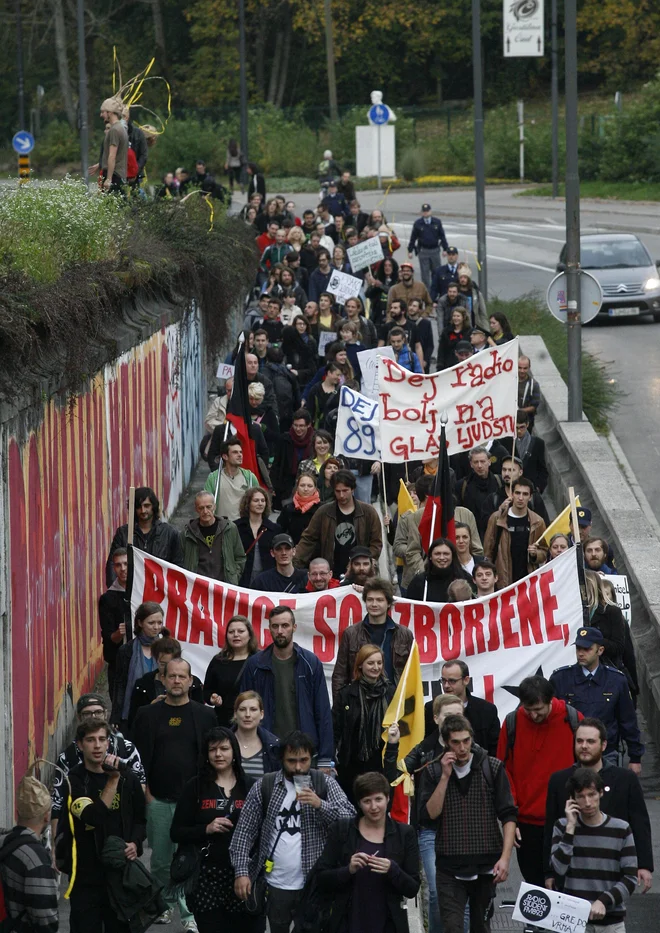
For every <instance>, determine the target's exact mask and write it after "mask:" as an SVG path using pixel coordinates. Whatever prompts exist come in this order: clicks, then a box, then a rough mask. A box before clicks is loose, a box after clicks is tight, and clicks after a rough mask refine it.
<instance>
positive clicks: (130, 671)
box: [110, 602, 170, 732]
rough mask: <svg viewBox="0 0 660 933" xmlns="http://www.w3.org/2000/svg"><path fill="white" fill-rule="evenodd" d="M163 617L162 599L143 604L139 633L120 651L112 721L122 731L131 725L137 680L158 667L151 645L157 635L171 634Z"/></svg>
mask: <svg viewBox="0 0 660 933" xmlns="http://www.w3.org/2000/svg"><path fill="white" fill-rule="evenodd" d="M163 621H164V615H163V607H162V606H161V605H160V603H152V602H148V603H142V604H141V605H139V606H138V608H137V609H136V610H135V618H134V620H133V634H134V636H135V637H134V638H133V639H132V640H131V641H127V642H126V644H125V645H122V646H121V648H120V649H119V651H118V653H117V664H116V668H115V687H114V692H113V694H112V712H111V713H110V722H111V723H112V724H113V725H114V726H116V727H117V728H119V729H121V731H122V732H126V730H127V728H128V719H129V714H130V709H131V699H132V697H133V688H134V687H135V684H136V683H137V681H138V680H139V679H140V678H141V677H144V675H145V674H148V673H149V672H150V671H156V670H157V669H158V664H157V661H156V658H155V657H154V656H153V655H152V654H151V648H152V645H153V644H154V643H155V642H156V640H157V639H159V638H161V637H162V636H164V635H169V634H170V633H169V631H168V630H167V629H166V628H163Z"/></svg>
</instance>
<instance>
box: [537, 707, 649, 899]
mask: <svg viewBox="0 0 660 933" xmlns="http://www.w3.org/2000/svg"><path fill="white" fill-rule="evenodd" d="M606 748H607V729H606V728H605V725H604V724H603V723H602V722H601V721H600V719H594V718H592V717H587V718H586V719H583V720H582V722H581V723H580V724H579V726H578V727H577V729H576V730H575V764H573V765H571V767H570V768H564V769H563V770H562V771H555V773H554V774H553V775H552V776H551V778H550V780H549V782H548V796H547V800H546V811H545V813H546V816H545V835H544V862H545V878H546V882H545V883H546V887H548V888H550V887H554V883H555V876H554V872H553V871H552V870H551V868H550V847H551V843H552V827H553V826H554V825H555V823H556V821H557V820H559V819H561V817H562V816H563V814H564V808H565V806H566V800H567V799H568V794H567V792H566V781H567V780H568V778H569V777H570V776H571V774H573V772H574V771H575V770H576V768H590V769H591V770H592V771H596V772H598V773H599V774H600V776H601V777H602V779H603V782H604V784H605V791H604V793H603V797H602V799H601V803H600V806H601V810H602V811H603V813H607V814H608V816H613V817H616V818H617V819H619V820H625V821H626V823H629V824H630V828H631V829H632V832H633V837H634V839H635V848H636V849H637V864H638V868H637V884H638V885H639V886H640V888H641V893H642V894H646V892H647V891H648V890H650V888H651V883H652V881H653V878H652V872H653V843H652V840H651V822H650V820H649V814H648V810H647V808H646V801H645V800H644V794H643V792H642V788H641V785H640V783H639V778H638V777H637V775H636V774H634V772H632V771H630V769H628V768H618V767H617V766H616V765H613V764H610V762H608V761H606V760H605V759H604V758H603V755H604V753H605V749H606Z"/></svg>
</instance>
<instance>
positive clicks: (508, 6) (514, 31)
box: [503, 0, 545, 58]
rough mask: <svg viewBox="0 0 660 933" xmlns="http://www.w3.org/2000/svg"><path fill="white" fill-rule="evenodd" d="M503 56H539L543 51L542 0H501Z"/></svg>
mask: <svg viewBox="0 0 660 933" xmlns="http://www.w3.org/2000/svg"><path fill="white" fill-rule="evenodd" d="M503 13H504V16H503V21H504V36H503V42H504V57H505V58H541V57H542V56H543V51H544V44H545V43H544V38H545V34H544V29H543V0H503Z"/></svg>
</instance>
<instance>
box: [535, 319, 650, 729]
mask: <svg viewBox="0 0 660 933" xmlns="http://www.w3.org/2000/svg"><path fill="white" fill-rule="evenodd" d="M520 342H521V348H522V351H523V353H525V354H526V355H527V356H528V357H529V358H530V361H531V369H532V372H533V374H534V378H535V379H537V380H538V382H539V384H540V386H541V392H542V395H543V404H542V406H541V408H540V409H539V413H538V415H537V418H536V431H537V433H538V434H539V435H540V436H541V437H543V438H544V440H545V442H546V447H547V453H548V469H549V473H550V479H549V484H548V492H549V494H550V496H551V497H552V499H553V500H554V502H555V504H556V505H557V507H558V508H562V507H563V505H562V504H563V503H566V502H568V487H569V486H571V485H572V486H574V487H575V490H576V493H579V495H580V501H581V503H582V505H585V506H587V507H588V508H590V509H592V511H593V515H594V531H595V532H596V533H597V534H602V535H603V537H605V538H606V539H607V541H608V542H610V543H611V544H612V546H613V548H614V551H615V554H616V558H617V569H618V570H619V572H620V573H625V574H626V575H627V576H628V581H629V586H630V595H631V601H632V627H631V631H632V636H633V642H634V645H635V654H636V657H637V665H638V673H639V680H640V690H641V696H640V705H641V707H642V710H643V712H644V716H645V718H646V724H647V728H648V730H649V732H650V733H651V735H652V736H653V738H654V740H655V742H656V743H657V742H660V528H659V526H658V522H657V521H656V519H655V516H654V514H653V512H652V510H651V508H650V506H649V504H648V502H647V500H646V498H645V496H644V493H643V492H642V490H641V487H640V486H639V483H638V482H637V480H636V478H635V476H634V474H633V472H632V469H631V468H630V465H629V464H628V462H627V460H626V458H625V454H624V453H623V450H622V449H621V447H620V445H619V443H618V441H617V440H616V438H615V437H614V436H613V435H611V436H610V437H609V438H605V437H602V436H600V435H598V434H596V432H595V431H594V429H593V427H592V426H591V424H590V422H589V421H587V420H586V417H585V418H584V420H583V421H582V422H579V423H578V422H569V421H568V420H567V417H568V392H567V389H566V385H565V383H564V381H563V379H562V378H561V376H560V375H559V372H558V370H557V367H556V366H555V365H554V363H553V362H552V359H551V357H550V354H549V353H548V351H547V349H546V347H545V343H544V342H543V340H542V339H541V338H540V337H521V338H520ZM640 442H642V443H643V440H641V439H640Z"/></svg>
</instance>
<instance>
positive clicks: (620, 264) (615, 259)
mask: <svg viewBox="0 0 660 933" xmlns="http://www.w3.org/2000/svg"><path fill="white" fill-rule="evenodd" d="M580 252H581V254H582V255H581V261H580V265H581V266H582V268H583V269H634V268H635V267H639V266H650V265H652V263H651V257H650V256H649V254H648V253H647V252H646V249H645V247H644V246H642V244H641V243H640V242H639V240H610V241H608V242H600V243H589V242H585V241H584V240H583V241H582V243H581V244H580Z"/></svg>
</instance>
